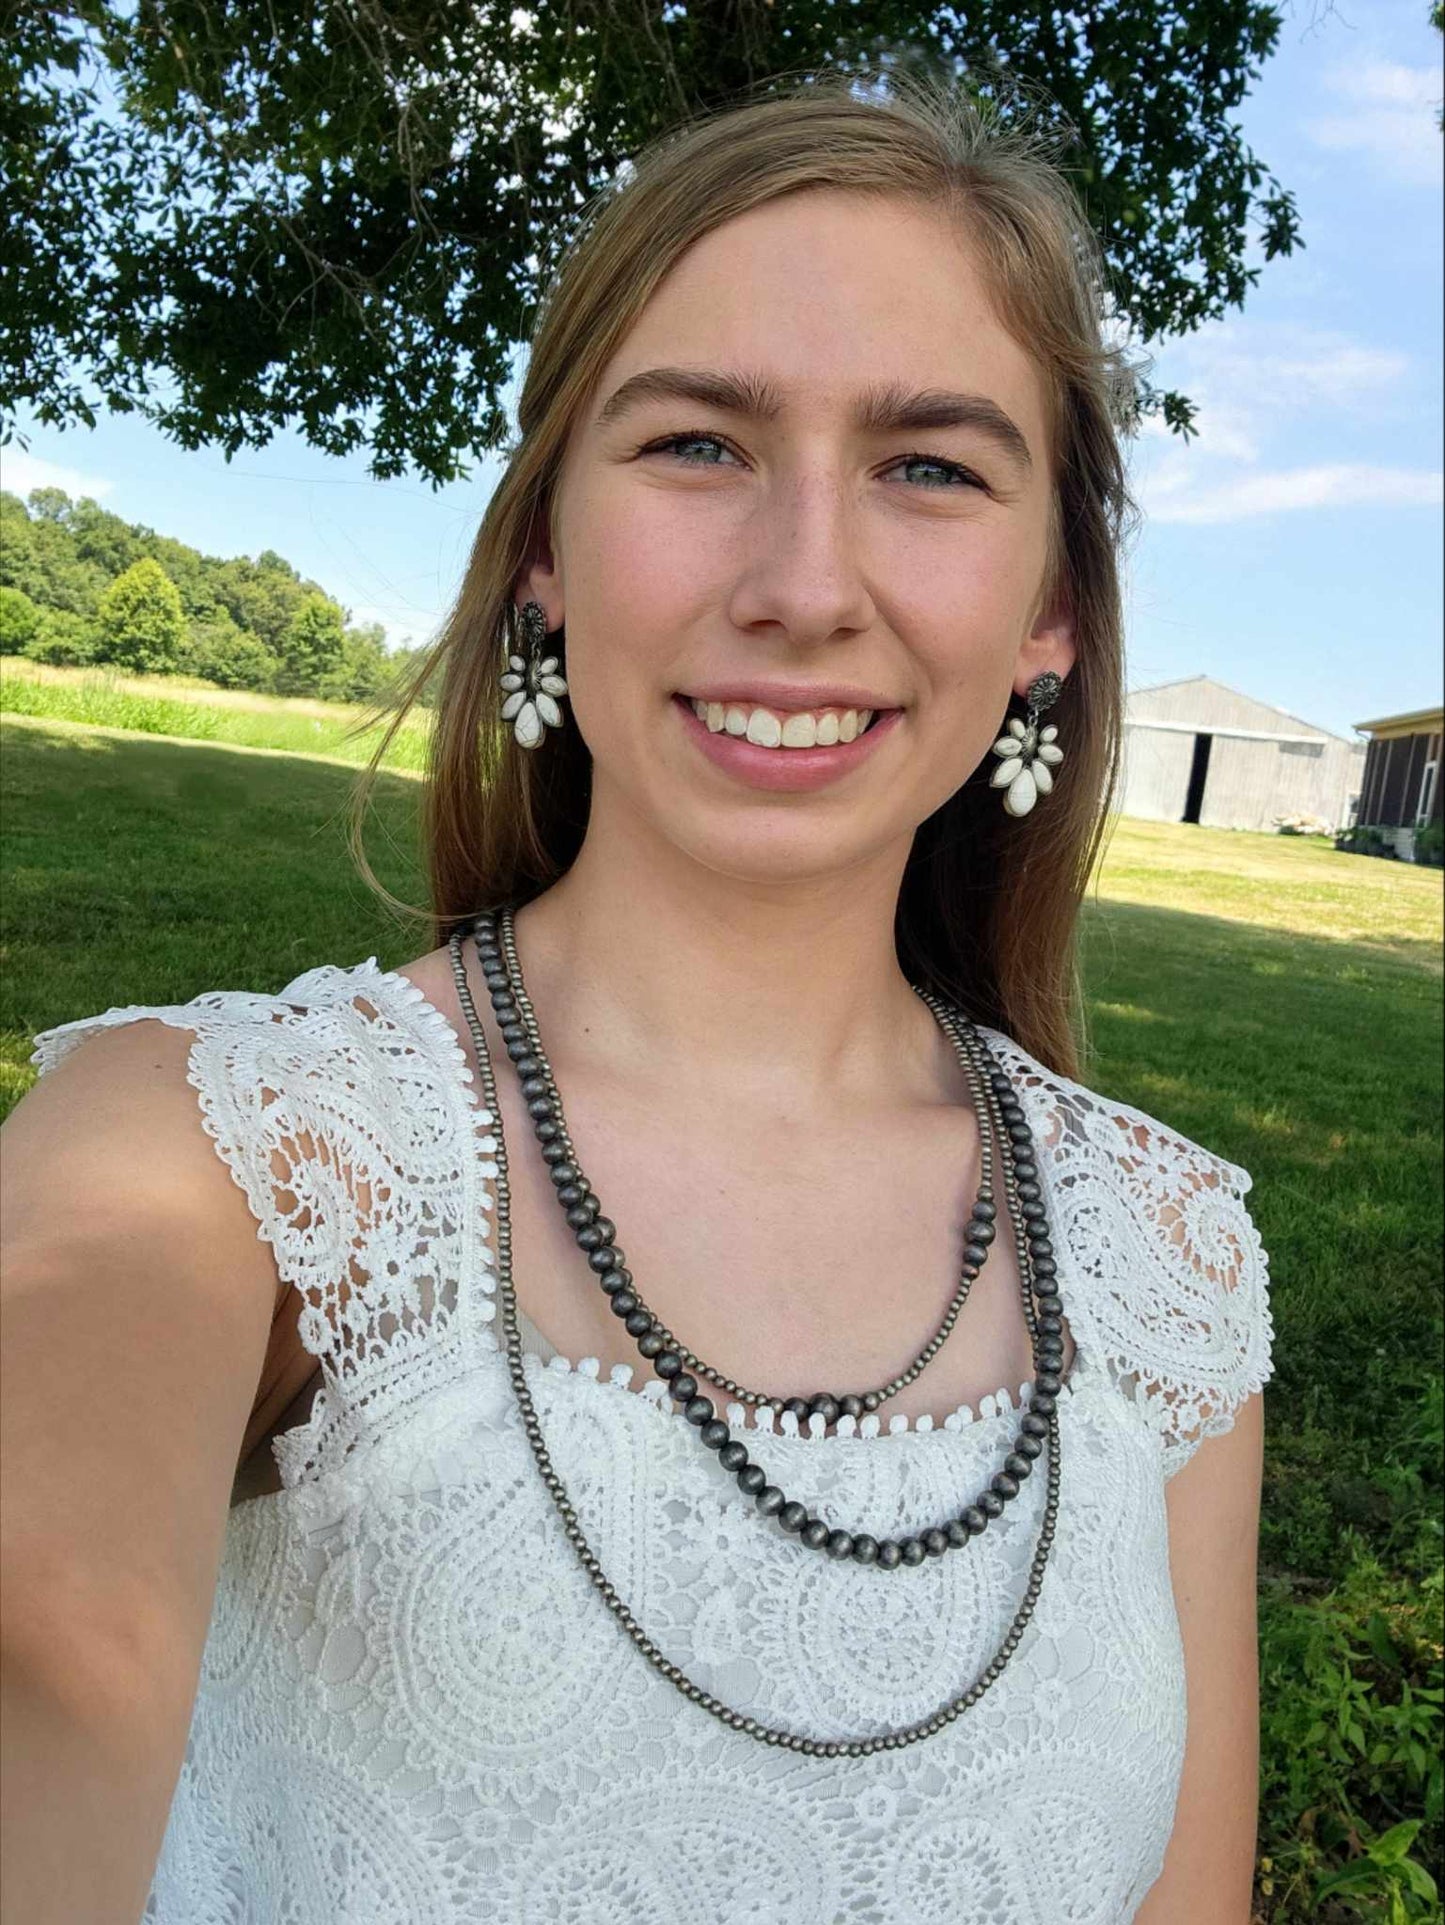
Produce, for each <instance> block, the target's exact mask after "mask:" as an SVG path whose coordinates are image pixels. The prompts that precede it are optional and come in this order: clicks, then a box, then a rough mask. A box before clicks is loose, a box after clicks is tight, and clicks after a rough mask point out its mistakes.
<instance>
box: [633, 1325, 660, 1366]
mask: <svg viewBox="0 0 1445 1925" xmlns="http://www.w3.org/2000/svg"><path fill="white" fill-rule="evenodd" d="M666 1347H667V1339H666V1337H664V1336H663V1334H662V1332H661V1331H660V1330H649V1331H648V1333H647V1335H646V1336H645V1337H641V1338H639V1339H638V1343H637V1348H638V1349H639V1350H640V1351H641V1352H642V1354H643V1356H644V1357H646V1358H647V1359H648V1361H649V1362H650V1361H651V1360H652V1359H653V1358H654V1357H660V1356H661V1355H662V1353H663V1351H664V1350H665V1349H666Z"/></svg>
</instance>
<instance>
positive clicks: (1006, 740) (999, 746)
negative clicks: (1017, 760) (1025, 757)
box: [993, 735, 1023, 755]
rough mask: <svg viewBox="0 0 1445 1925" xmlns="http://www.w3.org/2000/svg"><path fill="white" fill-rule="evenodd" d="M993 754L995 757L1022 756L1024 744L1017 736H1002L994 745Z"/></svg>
mask: <svg viewBox="0 0 1445 1925" xmlns="http://www.w3.org/2000/svg"><path fill="white" fill-rule="evenodd" d="M993 752H994V754H995V755H1022V754H1023V744H1022V743H1021V742H1020V741H1019V739H1018V737H1017V736H1016V735H1004V736H1000V738H999V740H998V741H997V742H995V743H994V745H993Z"/></svg>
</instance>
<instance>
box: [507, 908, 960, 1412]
mask: <svg viewBox="0 0 1445 1925" xmlns="http://www.w3.org/2000/svg"><path fill="white" fill-rule="evenodd" d="M478 929H479V931H481V932H485V933H484V934H483V933H479V934H478V938H477V941H478V952H479V955H480V957H481V960H482V973H483V977H484V980H485V981H486V983H487V986H488V989H489V991H490V994H491V999H492V1008H493V1011H494V1012H495V1013H496V1015H497V1018H498V1020H499V1021H500V1022H502V1023H503V1024H505V1025H507V1028H506V1030H505V1032H504V1041H507V1042H508V1043H509V1044H510V1041H511V1038H512V1035H513V1034H515V1035H516V1036H517V1040H518V1041H521V1040H524V1039H525V1041H526V1043H527V1055H526V1056H525V1057H524V1058H522V1059H521V1060H520V1061H519V1062H518V1072H519V1074H522V1071H523V1067H524V1065H525V1070H526V1073H525V1074H522V1082H521V1089H522V1095H523V1096H524V1097H525V1098H526V1103H527V1113H528V1115H529V1116H530V1117H531V1118H532V1125H533V1129H534V1130H535V1132H536V1134H537V1138H538V1141H539V1142H541V1143H542V1144H543V1145H544V1146H547V1145H559V1146H560V1149H561V1152H562V1155H561V1156H560V1157H559V1158H557V1161H559V1162H565V1163H566V1164H567V1165H568V1166H569V1168H570V1169H571V1170H573V1171H575V1175H572V1176H571V1177H570V1179H569V1181H568V1182H566V1183H564V1184H563V1185H562V1186H561V1187H560V1188H559V1190H558V1202H559V1203H560V1204H561V1206H562V1209H563V1212H564V1215H565V1216H566V1220H567V1224H568V1227H569V1228H570V1229H571V1230H572V1232H573V1235H574V1236H575V1237H576V1239H577V1244H578V1247H579V1249H581V1250H583V1251H584V1252H586V1253H587V1255H588V1257H589V1259H590V1257H591V1255H592V1253H593V1252H594V1251H599V1250H601V1249H602V1248H603V1247H605V1246H606V1245H608V1244H609V1243H611V1242H612V1235H613V1232H614V1226H613V1225H612V1224H611V1223H610V1222H609V1221H608V1220H607V1218H606V1217H603V1216H601V1215H600V1214H599V1211H600V1204H599V1202H598V1200H597V1197H596V1195H595V1193H594V1192H593V1191H592V1190H591V1189H590V1187H589V1185H588V1182H587V1178H586V1176H585V1175H584V1174H583V1171H582V1165H581V1160H580V1159H579V1157H578V1155H577V1152H576V1149H575V1147H574V1146H573V1143H572V1138H571V1135H570V1133H569V1131H568V1129H567V1121H566V1117H565V1116H564V1115H563V1111H562V1098H561V1095H560V1093H559V1092H558V1089H557V1083H556V1079H555V1078H554V1076H553V1074H552V1066H551V1064H550V1063H549V1061H548V1060H547V1053H546V1051H545V1050H544V1049H543V1047H542V1038H541V1033H540V1031H539V1029H538V1026H537V1017H536V1012H535V1010H534V1009H533V1008H532V1002H531V998H530V997H529V996H528V994H527V990H526V985H525V983H524V982H523V980H522V965H521V961H520V959H519V957H518V955H517V945H516V931H515V928H514V926H513V921H512V916H511V912H510V910H504V911H503V912H502V915H501V918H500V928H498V925H497V924H496V922H494V921H492V919H490V918H488V917H482V918H479V919H478ZM496 949H499V951H500V956H499V962H498V964H496V965H493V964H492V963H491V960H490V959H491V957H492V955H493V953H494V950H496ZM925 1000H926V999H925ZM930 1008H932V1005H930ZM933 1014H934V1016H935V1018H936V1020H937V1021H938V1022H939V1024H940V1026H941V1027H942V1028H943V1030H944V1033H945V1035H947V1036H948V1037H949V1039H950V1041H951V1042H952V1043H953V1047H954V1050H955V1051H956V1053H957V1055H958V1058H959V1062H960V1064H961V1066H962V1068H963V1072H964V1077H965V1080H966V1082H967V1084H968V1088H969V1096H970V1099H971V1101H972V1104H973V1111H974V1115H975V1117H976V1118H977V1120H978V1126H979V1142H980V1145H981V1155H980V1165H979V1167H980V1176H979V1186H978V1196H977V1199H976V1201H975V1203H974V1206H973V1209H972V1212H971V1213H970V1216H969V1220H968V1225H967V1228H966V1229H965V1231H964V1239H963V1255H962V1259H961V1262H960V1270H959V1283H958V1288H957V1289H956V1290H955V1292H954V1294H953V1298H952V1301H951V1302H950V1303H949V1306H948V1308H947V1310H946V1311H945V1312H944V1316H943V1320H942V1322H941V1323H940V1324H939V1326H938V1328H937V1330H935V1331H934V1333H933V1335H932V1336H931V1337H930V1338H929V1339H928V1342H927V1343H926V1344H925V1345H924V1346H923V1349H922V1350H921V1351H920V1352H919V1354H918V1356H917V1357H916V1358H915V1359H914V1361H913V1362H912V1363H911V1364H909V1365H908V1367H907V1368H906V1369H904V1370H902V1371H900V1372H899V1374H898V1375H897V1376H896V1377H893V1378H890V1380H889V1381H888V1382H887V1383H886V1384H883V1385H881V1386H880V1387H879V1388H878V1389H876V1390H865V1391H862V1392H851V1391H850V1392H844V1393H841V1394H838V1395H834V1394H832V1393H830V1392H828V1391H816V1392H814V1393H813V1395H812V1396H810V1397H788V1398H779V1397H777V1396H775V1395H774V1394H773V1393H771V1392H769V1391H763V1390H750V1389H748V1388H747V1387H746V1386H744V1385H743V1384H740V1383H737V1382H735V1381H734V1379H733V1378H731V1377H728V1376H725V1375H724V1374H723V1373H722V1372H721V1371H719V1370H715V1369H714V1368H713V1367H712V1365H710V1364H707V1363H704V1361H703V1360H702V1358H701V1357H699V1356H697V1355H696V1354H695V1353H694V1352H693V1351H691V1350H689V1349H688V1347H687V1346H686V1344H683V1343H681V1342H679V1340H678V1339H677V1337H675V1336H674V1335H673V1333H672V1331H671V1330H670V1329H669V1328H668V1326H667V1325H666V1324H665V1323H664V1322H663V1320H662V1318H661V1317H659V1316H658V1315H657V1314H656V1312H655V1311H653V1310H652V1309H650V1308H649V1306H648V1304H647V1303H646V1302H645V1300H644V1299H643V1297H642V1294H641V1292H640V1291H639V1290H638V1288H637V1286H636V1283H635V1281H634V1279H633V1278H632V1276H631V1274H630V1272H629V1271H628V1270H627V1269H626V1266H625V1265H624V1264H623V1263H622V1261H621V1254H622V1253H621V1252H620V1251H618V1252H617V1258H618V1261H617V1262H615V1263H613V1264H611V1265H607V1266H606V1268H605V1269H603V1275H604V1276H605V1277H606V1278H607V1282H606V1283H605V1284H604V1288H606V1289H607V1290H608V1291H609V1294H611V1296H612V1308H613V1311H614V1313H615V1314H616V1315H617V1316H618V1317H619V1318H621V1319H623V1320H624V1322H625V1324H626V1328H627V1334H628V1335H629V1336H630V1337H632V1338H633V1339H634V1340H635V1341H636V1343H637V1348H638V1350H639V1351H640V1352H641V1354H642V1355H643V1356H644V1357H646V1358H648V1359H649V1360H653V1359H655V1360H656V1368H657V1372H658V1375H659V1376H662V1377H666V1376H668V1375H669V1374H670V1375H672V1376H674V1377H677V1376H681V1374H682V1372H690V1373H692V1375H694V1376H700V1377H706V1378H707V1379H708V1381H709V1382H710V1383H711V1384H713V1385H714V1386H715V1387H716V1388H717V1389H718V1390H721V1391H723V1392H724V1393H725V1394H726V1395H727V1396H729V1397H732V1398H735V1399H736V1400H737V1402H739V1403H742V1404H750V1405H752V1406H754V1407H761V1406H768V1407H771V1408H774V1409H778V1410H782V1411H784V1412H787V1413H790V1414H791V1415H792V1416H794V1417H795V1418H796V1419H797V1421H798V1423H799V1424H800V1425H803V1424H806V1423H807V1422H808V1420H809V1419H810V1418H811V1417H814V1416H820V1417H821V1418H822V1419H823V1422H824V1424H825V1426H827V1425H832V1424H835V1423H836V1422H837V1420H838V1419H839V1417H853V1418H858V1417H861V1416H862V1415H863V1414H864V1413H865V1412H871V1411H875V1410H877V1409H879V1407H880V1406H881V1405H883V1404H884V1403H886V1402H887V1401H888V1399H889V1398H890V1397H895V1396H897V1395H898V1393H899V1392H900V1391H901V1390H905V1389H906V1388H907V1387H908V1385H909V1384H911V1383H913V1382H914V1380H915V1379H916V1378H917V1377H919V1376H920V1375H921V1374H922V1373H923V1371H924V1370H925V1369H927V1367H928V1365H929V1364H930V1363H932V1361H933V1359H934V1358H935V1357H936V1356H937V1355H938V1353H939V1351H940V1350H941V1349H942V1348H943V1346H944V1344H945V1343H946V1342H947V1341H948V1338H949V1337H950V1336H951V1335H952V1333H953V1328H954V1325H955V1324H956V1323H957V1322H958V1319H959V1317H960V1316H961V1315H962V1312H963V1308H964V1305H965V1304H966V1303H967V1302H968V1296H969V1291H970V1290H971V1289H972V1287H973V1284H974V1282H975V1280H976V1279H977V1277H978V1275H979V1272H980V1271H981V1270H982V1268H983V1265H984V1263H985V1262H986V1261H987V1259H988V1252H989V1245H990V1244H991V1243H992V1242H993V1240H994V1237H995V1235H996V1233H997V1232H996V1228H995V1225H996V1220H997V1217H998V1210H997V1208H996V1206H995V1203H994V1191H993V1153H992V1148H991V1146H990V1143H989V1138H988V1132H987V1130H986V1129H985V1128H984V1125H983V1118H984V1109H985V1102H986V1098H985V1094H984V1090H983V1086H982V1083H981V1079H980V1075H979V1071H978V1066H977V1064H976V1063H975V1062H974V1061H973V1060H972V1058H971V1057H969V1056H968V1055H967V1054H966V1053H965V1050H964V1048H963V1045H962V1043H961V1042H960V1040H959V1038H958V1036H957V1034H956V1032H954V1031H952V1030H950V1029H949V1027H948V1025H947V1024H946V1023H945V1022H944V1021H943V1018H942V1016H941V1015H939V1012H938V1011H937V1010H936V1009H935V1010H934V1011H933ZM513 1024H515V1026H516V1027H515V1029H514V1028H513V1027H512V1025H513ZM534 1063H535V1068H534ZM543 1154H544V1155H549V1151H548V1149H546V1148H544V1151H543ZM549 1160H550V1157H549ZM614 1247H615V1246H614ZM605 1261H606V1260H605V1259H602V1260H601V1261H600V1262H599V1263H598V1264H594V1265H593V1268H594V1269H598V1268H601V1267H602V1265H603V1264H605ZM674 1356H676V1357H678V1358H679V1359H680V1360H681V1369H680V1370H673V1368H672V1363H671V1359H672V1358H673V1357H674ZM664 1357H666V1358H667V1359H668V1362H667V1363H666V1364H665V1365H664V1364H663V1362H662V1359H663V1358H664Z"/></svg>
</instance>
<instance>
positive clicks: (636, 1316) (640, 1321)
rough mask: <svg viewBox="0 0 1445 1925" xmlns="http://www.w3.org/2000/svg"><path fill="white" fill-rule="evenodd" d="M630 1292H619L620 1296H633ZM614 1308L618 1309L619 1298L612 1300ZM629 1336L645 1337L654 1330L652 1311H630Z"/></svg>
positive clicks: (628, 1321) (628, 1318) (628, 1319)
mask: <svg viewBox="0 0 1445 1925" xmlns="http://www.w3.org/2000/svg"><path fill="white" fill-rule="evenodd" d="M631 1294H632V1293H631V1291H630V1290H624V1291H619V1292H618V1296H631ZM612 1308H613V1309H614V1310H616V1308H617V1297H614V1298H613V1299H612ZM626 1328H627V1334H628V1336H629V1337H645V1336H646V1335H647V1333H648V1331H649V1330H651V1328H652V1312H651V1311H650V1310H630V1311H629V1312H628V1313H627V1325H626Z"/></svg>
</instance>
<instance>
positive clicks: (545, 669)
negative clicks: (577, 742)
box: [502, 602, 567, 749]
mask: <svg viewBox="0 0 1445 1925" xmlns="http://www.w3.org/2000/svg"><path fill="white" fill-rule="evenodd" d="M520 620H521V624H522V630H523V633H524V634H525V636H526V639H527V654H526V656H525V658H524V657H523V656H521V655H509V656H508V657H507V672H506V674H505V675H503V677H502V687H503V689H504V690H505V691H506V699H505V700H504V701H503V703H502V720H503V721H504V722H510V723H511V724H512V730H513V733H514V734H515V735H516V738H517V740H518V742H520V744H521V745H522V747H523V748H524V749H535V748H536V747H537V746H538V745H539V743H540V742H541V741H542V738H543V737H544V736H545V735H546V733H547V730H548V729H549V728H553V729H560V728H561V726H562V721H563V717H562V711H561V709H560V707H559V706H558V704H557V700H556V698H557V697H558V696H559V695H565V694H566V693H567V684H566V682H564V681H563V679H562V677H561V676H560V675H559V674H558V673H557V657H556V656H555V655H543V653H542V648H543V645H544V644H545V642H546V640H547V611H546V610H545V609H544V608H543V606H542V604H541V603H540V602H526V603H524V604H523V607H522V612H521V617H520Z"/></svg>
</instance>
